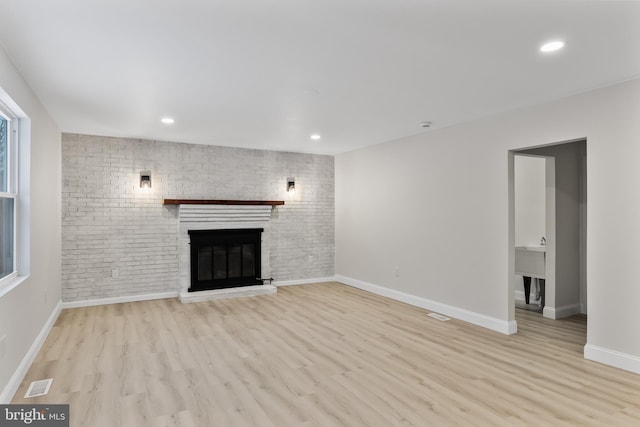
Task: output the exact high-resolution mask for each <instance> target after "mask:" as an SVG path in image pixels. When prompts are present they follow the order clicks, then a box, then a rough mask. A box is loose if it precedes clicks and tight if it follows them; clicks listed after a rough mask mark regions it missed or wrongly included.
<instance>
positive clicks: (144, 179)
mask: <svg viewBox="0 0 640 427" xmlns="http://www.w3.org/2000/svg"><path fill="white" fill-rule="evenodd" d="M140 188H151V172H140Z"/></svg>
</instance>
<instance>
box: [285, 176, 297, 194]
mask: <svg viewBox="0 0 640 427" xmlns="http://www.w3.org/2000/svg"><path fill="white" fill-rule="evenodd" d="M295 191H296V179H295V178H287V193H293V192H295Z"/></svg>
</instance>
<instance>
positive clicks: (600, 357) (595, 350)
mask: <svg viewBox="0 0 640 427" xmlns="http://www.w3.org/2000/svg"><path fill="white" fill-rule="evenodd" d="M584 358H585V359H587V360H593V361H594V362H599V363H603V364H605V365H609V366H613V367H615V368H620V369H624V370H625V371H630V372H634V373H636V374H640V357H638V356H634V355H631V354H627V353H621V352H619V351H615V350H610V349H608V348H604V347H600V346H597V345H593V344H587V345H585V346H584Z"/></svg>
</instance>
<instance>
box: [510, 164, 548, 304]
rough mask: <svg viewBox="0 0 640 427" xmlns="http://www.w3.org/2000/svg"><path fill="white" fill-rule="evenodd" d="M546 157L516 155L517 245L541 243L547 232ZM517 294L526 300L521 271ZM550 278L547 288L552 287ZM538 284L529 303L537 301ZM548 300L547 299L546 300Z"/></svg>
mask: <svg viewBox="0 0 640 427" xmlns="http://www.w3.org/2000/svg"><path fill="white" fill-rule="evenodd" d="M545 167H546V159H545V158H544V157H536V156H524V155H515V156H514V171H513V176H514V193H515V194H514V215H515V246H516V247H518V246H529V245H534V246H535V245H539V244H540V240H541V238H542V237H543V236H546V224H545V223H546V221H545V216H546V212H545V206H546V204H545V198H546V194H545V190H546V185H545V175H546V171H545ZM514 281H515V285H514V288H515V292H514V297H515V299H516V300H518V301H519V302H521V303H524V302H525V301H526V299H525V295H524V281H523V279H522V276H521V275H516V277H514ZM549 284H550V283H549V281H547V289H549ZM535 293H536V291H535V286H533V283H532V286H531V290H530V300H529V302H530V303H535V302H534V301H535ZM547 303H548V301H547Z"/></svg>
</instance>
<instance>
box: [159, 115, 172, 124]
mask: <svg viewBox="0 0 640 427" xmlns="http://www.w3.org/2000/svg"><path fill="white" fill-rule="evenodd" d="M160 121H161V122H162V123H164V124H165V125H172V124H173V123H174V122H175V120H173V119H172V118H171V117H163V118H162V120H160Z"/></svg>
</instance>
